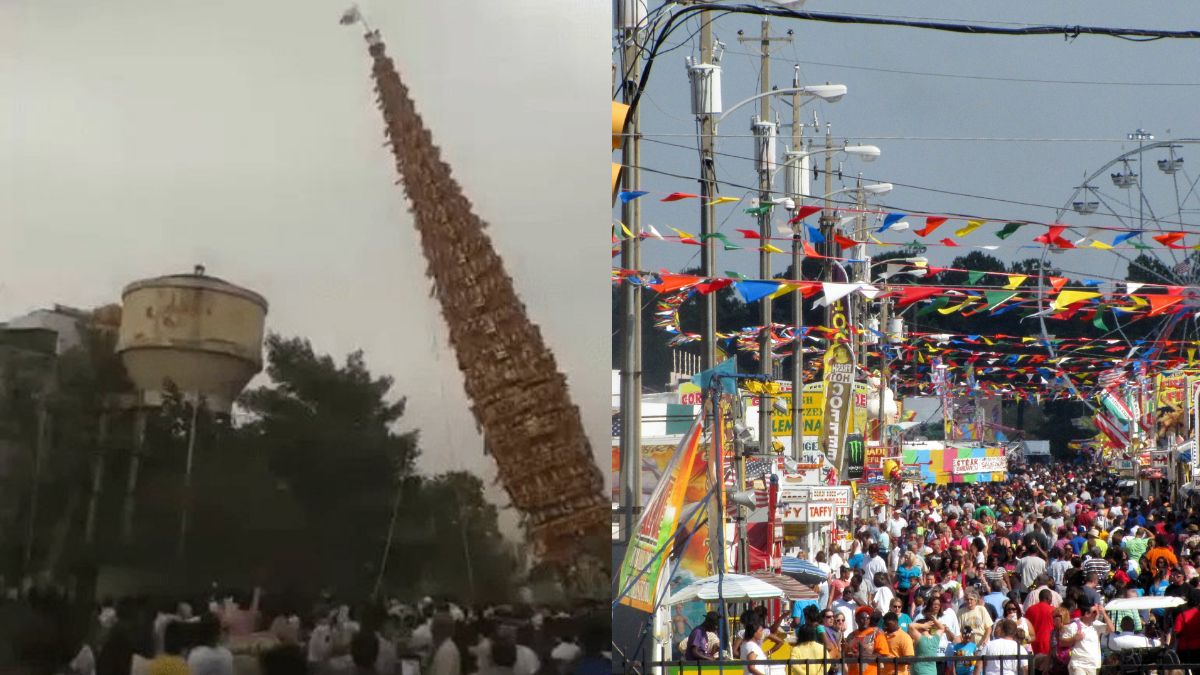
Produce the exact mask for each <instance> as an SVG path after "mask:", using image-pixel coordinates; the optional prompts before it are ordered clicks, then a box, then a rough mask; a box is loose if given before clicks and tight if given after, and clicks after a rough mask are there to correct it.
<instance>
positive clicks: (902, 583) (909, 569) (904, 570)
mask: <svg viewBox="0 0 1200 675" xmlns="http://www.w3.org/2000/svg"><path fill="white" fill-rule="evenodd" d="M920 580H921V568H920V567H917V558H916V556H915V555H913V553H912V551H906V552H905V553H904V558H903V559H902V561H901V563H900V567H899V568H897V569H896V594H897V595H899V596H900V597H901V598H904V599H905V601H906V604H907V600H908V596H909V592H910V591H911V590H912V587H913V584H916V583H918V582H920ZM900 629H901V630H908V626H903V625H902V626H900Z"/></svg>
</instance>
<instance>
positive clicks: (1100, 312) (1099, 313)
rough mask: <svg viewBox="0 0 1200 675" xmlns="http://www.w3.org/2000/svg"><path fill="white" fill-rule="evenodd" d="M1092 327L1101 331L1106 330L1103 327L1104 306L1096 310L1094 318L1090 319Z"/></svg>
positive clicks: (1106, 327)
mask: <svg viewBox="0 0 1200 675" xmlns="http://www.w3.org/2000/svg"><path fill="white" fill-rule="evenodd" d="M1092 325H1093V326H1095V327H1096V328H1099V329H1100V330H1102V331H1107V330H1108V326H1106V325H1104V305H1100V306H1099V307H1097V308H1096V318H1094V319H1092Z"/></svg>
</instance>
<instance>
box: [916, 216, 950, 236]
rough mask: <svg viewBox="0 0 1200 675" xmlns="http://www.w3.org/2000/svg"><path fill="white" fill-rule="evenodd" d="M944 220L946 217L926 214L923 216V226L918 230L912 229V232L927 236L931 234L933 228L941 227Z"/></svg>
mask: <svg viewBox="0 0 1200 675" xmlns="http://www.w3.org/2000/svg"><path fill="white" fill-rule="evenodd" d="M946 220H947V219H946V218H943V217H941V216H928V217H926V218H925V227H922V228H921V229H919V230H913V232H914V233H915V234H918V235H920V236H922V237H928V236H929V235H930V234H933V231H934V230H936V229H938V228H939V227H941V226H942V224H943V223H945V222H946Z"/></svg>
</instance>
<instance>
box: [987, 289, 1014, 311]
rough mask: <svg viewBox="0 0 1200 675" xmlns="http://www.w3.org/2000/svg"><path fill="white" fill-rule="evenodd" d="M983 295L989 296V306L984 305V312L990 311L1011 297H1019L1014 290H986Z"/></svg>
mask: <svg viewBox="0 0 1200 675" xmlns="http://www.w3.org/2000/svg"><path fill="white" fill-rule="evenodd" d="M983 295H984V297H986V298H987V307H984V308H983V309H982V310H981V311H984V312H990V311H992V310H993V309H995V308H996V306H997V305H1000V304H1003V303H1005V302H1008V301H1009V300H1010V299H1012V298H1015V297H1017V294H1016V293H1014V292H1012V291H984V293H983Z"/></svg>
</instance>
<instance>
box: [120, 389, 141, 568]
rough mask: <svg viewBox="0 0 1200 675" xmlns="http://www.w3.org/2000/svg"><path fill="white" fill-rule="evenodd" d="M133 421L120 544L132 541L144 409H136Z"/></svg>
mask: <svg viewBox="0 0 1200 675" xmlns="http://www.w3.org/2000/svg"><path fill="white" fill-rule="evenodd" d="M134 415H135V416H134V421H133V452H132V453H130V456H129V482H128V483H126V485H125V505H124V508H123V509H122V512H121V543H122V544H126V545H128V544H129V543H131V542H132V541H133V507H134V497H135V495H136V493H137V480H138V468H139V467H140V465H141V461H142V451H143V447H144V446H145V444H146V408H138V409H137V410H136V411H135V413H134Z"/></svg>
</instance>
